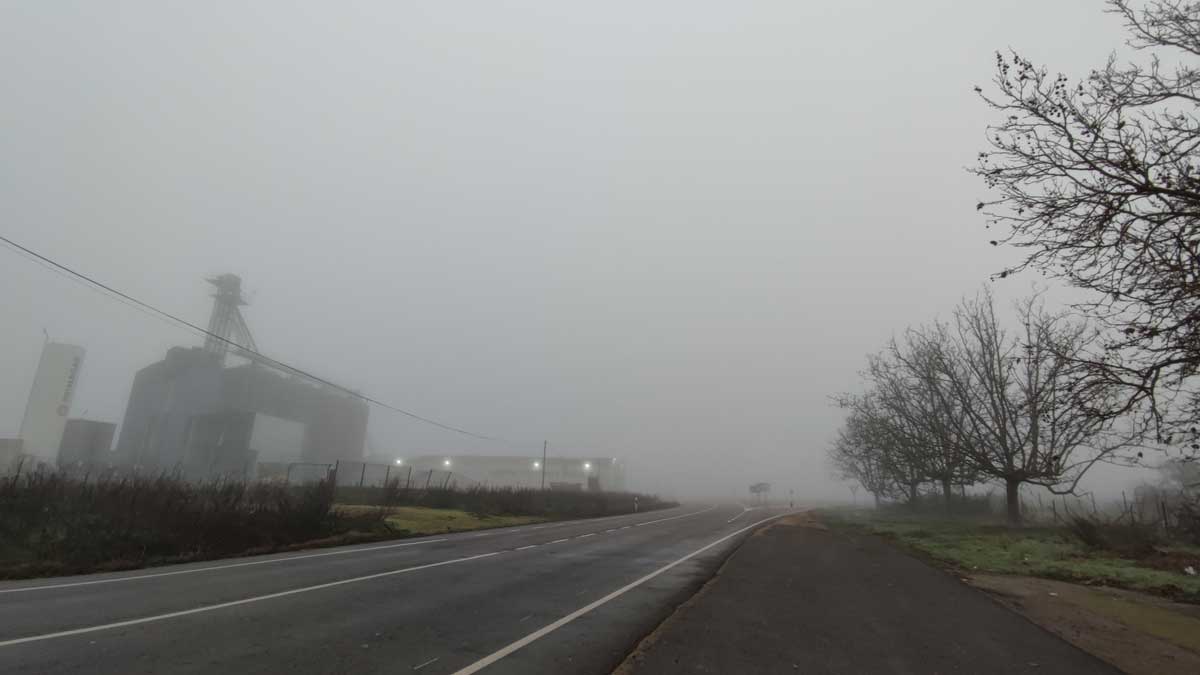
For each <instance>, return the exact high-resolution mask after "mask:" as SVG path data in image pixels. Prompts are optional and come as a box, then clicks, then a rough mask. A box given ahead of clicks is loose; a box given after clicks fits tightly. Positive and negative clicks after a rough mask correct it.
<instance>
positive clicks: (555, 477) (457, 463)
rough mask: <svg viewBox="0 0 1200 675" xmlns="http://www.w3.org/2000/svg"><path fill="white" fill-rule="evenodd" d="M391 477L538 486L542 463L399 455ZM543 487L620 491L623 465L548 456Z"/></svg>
mask: <svg viewBox="0 0 1200 675" xmlns="http://www.w3.org/2000/svg"><path fill="white" fill-rule="evenodd" d="M399 461H400V463H399V464H398V465H397V467H398V468H400V470H396V471H393V472H392V473H391V475H392V476H393V477H397V476H398V477H400V478H401V479H402V480H407V479H408V476H409V475H410V473H411V475H412V476H413V479H412V480H413V481H414V483H415V484H416V485H418V486H421V485H424V483H425V482H426V480H429V481H430V482H431V483H432V484H438V481H439V480H440V481H442V482H447V481H448V482H450V483H453V484H457V485H458V486H460V487H464V486H468V485H490V486H498V487H521V488H541V487H542V486H543V466H542V458H541V457H533V456H499V457H488V456H482V455H425V456H420V457H413V458H411V459H405V458H401V459H400V460H399ZM544 474H545V482H544V485H545V487H546V488H551V489H556V490H589V491H599V490H603V491H608V492H621V491H624V490H626V489H627V482H626V480H627V476H626V465H625V463H624V462H622V461H620V460H618V459H616V458H613V457H585V458H566V457H549V458H547V459H546V464H545V471H544Z"/></svg>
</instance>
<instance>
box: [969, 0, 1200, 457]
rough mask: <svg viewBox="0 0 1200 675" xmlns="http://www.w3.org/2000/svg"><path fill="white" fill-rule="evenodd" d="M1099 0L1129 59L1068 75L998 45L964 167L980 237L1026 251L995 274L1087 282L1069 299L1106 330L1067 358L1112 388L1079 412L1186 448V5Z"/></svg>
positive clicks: (1191, 196) (1189, 327) (1189, 122)
mask: <svg viewBox="0 0 1200 675" xmlns="http://www.w3.org/2000/svg"><path fill="white" fill-rule="evenodd" d="M1108 4H1109V10H1108V11H1110V12H1111V13H1113V14H1115V15H1117V16H1119V17H1120V18H1121V19H1122V20H1123V21H1124V23H1125V26H1126V29H1127V30H1128V33H1129V35H1130V38H1129V41H1128V44H1129V45H1130V46H1131V47H1133V48H1134V49H1136V50H1139V51H1143V52H1145V53H1146V54H1147V55H1148V58H1147V59H1146V60H1145V61H1144V62H1143V63H1132V64H1122V63H1118V62H1117V60H1116V58H1115V57H1110V59H1109V61H1108V62H1107V63H1106V64H1105V65H1104V67H1102V68H1100V69H1098V70H1095V71H1093V72H1091V73H1090V74H1089V75H1088V76H1087V77H1086V78H1085V79H1083V80H1082V81H1079V82H1072V81H1071V80H1069V79H1068V78H1067V77H1066V76H1064V75H1054V76H1051V75H1050V72H1049V71H1048V70H1047V69H1046V68H1044V67H1040V66H1035V65H1034V64H1033V63H1032V62H1030V61H1028V60H1026V59H1024V58H1022V57H1021V56H1020V55H1019V54H1016V53H1010V54H997V57H996V75H995V79H994V84H995V91H994V92H993V93H987V94H985V93H984V92H983V90H982V89H980V88H978V87H977V88H976V91H978V92H980V95H981V96H982V97H983V99H984V101H986V102H987V103H988V105H990V106H991V107H992V108H993V109H994V110H995V111H996V112H997V113H999V114H1000V115H1001V116H1002V121H1000V122H999V123H998V124H996V125H994V126H992V127H989V129H988V133H987V137H988V142H989V143H990V144H991V149H990V150H988V151H986V152H982V153H980V155H979V162H978V165H977V166H976V167H975V168H974V169H973V171H974V173H976V174H978V175H979V176H981V177H982V178H983V179H984V180H985V182H986V184H987V186H988V187H989V188H991V189H992V191H993V195H995V196H994V198H993V199H991V200H987V201H983V202H981V203H980V204H979V205H978V208H979V209H980V210H983V211H985V212H986V213H987V214H988V215H989V227H991V226H993V225H996V226H999V229H1000V230H1001V231H1000V233H999V234H998V235H997V239H996V240H993V241H992V243H993V244H1000V243H1009V244H1012V245H1015V246H1018V247H1021V248H1023V249H1025V250H1026V251H1027V255H1026V257H1025V259H1024V261H1023V262H1022V263H1021V264H1019V265H1017V266H1016V267H1014V268H1011V269H1008V270H1004V271H1003V272H1001V273H1000V275H999V276H1001V277H1004V276H1007V275H1008V274H1010V273H1011V272H1014V271H1017V270H1021V269H1025V268H1036V269H1038V270H1040V271H1042V272H1043V273H1045V274H1048V275H1051V276H1054V277H1057V278H1061V279H1064V280H1066V281H1068V282H1069V283H1071V284H1073V285H1076V286H1079V287H1081V288H1085V289H1090V290H1093V291H1097V292H1098V295H1099V298H1100V299H1099V300H1097V301H1094V302H1091V303H1087V304H1085V305H1083V306H1082V309H1085V310H1086V311H1087V312H1088V313H1090V314H1092V315H1094V316H1096V317H1099V318H1100V320H1101V321H1102V322H1104V323H1105V324H1106V325H1107V326H1109V327H1110V328H1112V329H1113V335H1114V336H1115V337H1112V338H1111V339H1109V340H1107V341H1106V342H1105V343H1104V344H1097V345H1095V346H1096V347H1098V348H1097V349H1095V350H1090V351H1089V352H1088V353H1078V354H1075V356H1076V357H1077V358H1078V364H1082V365H1083V366H1086V374H1087V378H1086V379H1085V380H1084V382H1083V383H1082V384H1083V386H1084V387H1095V388H1097V389H1098V390H1099V391H1100V392H1101V393H1106V392H1108V391H1110V390H1111V388H1112V387H1113V386H1114V385H1115V386H1118V387H1120V388H1121V390H1122V391H1123V392H1124V395H1123V396H1122V397H1121V400H1119V401H1115V402H1114V405H1112V406H1111V407H1109V408H1107V409H1095V410H1093V411H1092V412H1093V413H1094V414H1100V415H1105V416H1110V417H1119V416H1122V415H1124V414H1126V413H1128V412H1130V411H1131V410H1139V411H1141V412H1143V413H1144V414H1145V415H1146V418H1145V420H1146V421H1147V422H1149V423H1152V424H1153V428H1154V429H1156V430H1157V432H1158V435H1159V437H1160V438H1162V439H1164V440H1168V441H1169V440H1170V435H1171V433H1172V432H1174V433H1175V434H1176V435H1175V441H1176V442H1179V441H1180V440H1181V438H1185V437H1186V438H1188V443H1189V447H1190V449H1191V450H1193V451H1195V450H1200V443H1198V442H1197V438H1200V436H1197V431H1196V429H1195V427H1194V426H1193V423H1192V421H1193V420H1195V419H1196V417H1197V414H1198V413H1200V396H1198V395H1197V390H1196V389H1195V388H1194V387H1193V386H1192V381H1193V380H1194V377H1195V375H1196V374H1197V368H1198V366H1200V157H1198V156H1197V151H1198V149H1200V116H1198V114H1197V106H1198V105H1200V69H1198V68H1197V65H1196V58H1197V57H1200V3H1195V2H1184V1H1181V0H1153V1H1151V2H1149V3H1148V4H1147V5H1146V6H1145V8H1144V9H1143V10H1141V11H1139V10H1135V9H1134V8H1132V7H1131V6H1130V3H1129V2H1128V1H1127V0H1110V1H1109V3H1108ZM1163 58H1169V59H1174V60H1177V61H1178V63H1172V64H1168V63H1165V62H1164V61H1163V60H1162V59H1163ZM1181 432H1182V433H1181Z"/></svg>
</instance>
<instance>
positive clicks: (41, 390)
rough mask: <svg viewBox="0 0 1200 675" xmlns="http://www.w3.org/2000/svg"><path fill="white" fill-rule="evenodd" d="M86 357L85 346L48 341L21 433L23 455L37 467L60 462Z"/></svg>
mask: <svg viewBox="0 0 1200 675" xmlns="http://www.w3.org/2000/svg"><path fill="white" fill-rule="evenodd" d="M83 356H84V349H83V347H79V346H76V345H67V344H61V343H58V342H47V343H46V344H45V346H44V347H42V356H41V358H40V359H39V360H38V367H37V373H36V374H35V375H34V378H33V386H32V387H31V388H30V390H29V402H28V403H27V404H26V406H25V416H24V417H23V418H22V419H21V431H20V434H19V437H20V438H21V441H22V448H21V452H23V453H24V454H25V455H28V456H29V458H30V460H32V461H33V462H34V463H35V464H37V465H42V466H53V465H54V464H55V462H56V461H57V459H58V446H59V444H60V443H61V442H62V437H63V429H64V428H65V427H66V424H67V415H68V414H69V413H70V411H71V400H72V399H73V398H74V397H75V385H76V384H77V383H78V381H79V371H80V369H81V368H82V367H83Z"/></svg>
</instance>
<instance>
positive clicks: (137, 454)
mask: <svg viewBox="0 0 1200 675" xmlns="http://www.w3.org/2000/svg"><path fill="white" fill-rule="evenodd" d="M223 360H224V359H223V358H222V355H220V354H215V353H213V352H212V351H210V350H205V349H201V348H198V347H197V348H191V349H187V348H183V347H173V348H171V349H170V350H169V351H168V352H167V356H166V358H165V359H163V360H162V361H159V362H158V363H153V364H151V365H149V366H146V367H145V368H143V369H141V370H140V371H138V373H137V375H136V376H135V377H134V380H133V387H132V390H131V391H130V395H129V405H128V407H127V408H126V410H125V420H124V422H123V424H122V425H121V437H120V440H119V442H118V445H117V453H116V454H117V456H118V458H119V461H120V462H121V463H123V464H125V465H128V466H131V467H134V468H137V469H139V470H143V471H150V472H161V471H181V472H183V474H184V475H185V476H187V477H188V478H192V479H205V478H210V477H215V476H230V475H240V476H241V477H244V478H253V477H255V476H257V475H258V473H259V471H258V467H257V463H258V462H259V461H271V462H280V461H284V462H290V461H296V462H301V461H302V462H329V463H333V462H336V461H337V460H339V459H343V460H347V459H353V460H361V459H362V457H363V449H364V446H365V444H366V434H367V416H368V410H367V404H366V403H365V402H363V401H362V400H361V399H358V398H355V397H352V396H349V395H347V394H345V393H342V392H340V391H337V390H334V389H329V388H325V387H320V386H314V385H312V384H309V383H308V382H307V381H305V380H302V379H299V378H293V377H287V376H284V375H281V374H279V373H278V372H276V371H274V370H271V369H269V368H266V367H264V366H260V365H257V364H254V363H251V364H248V365H241V366H237V367H233V368H225V367H224V366H223ZM287 423H291V424H287ZM268 430H270V431H268ZM256 431H257V433H258V435H257V436H256V435H255V433H256ZM272 433H274V434H275V435H276V438H275V440H273V441H270V442H269V443H270V448H269V451H268V454H269V455H270V456H271V458H270V459H268V458H266V457H265V456H263V457H262V458H261V459H259V455H261V453H263V452H264V448H265V447H266V446H263V447H255V443H258V442H260V441H262V442H268V441H265V440H264V439H265V438H266V437H265V436H264V435H263V434H267V435H268V436H269V435H271V434H272ZM280 434H281V435H280ZM251 439H253V440H254V442H251ZM280 439H286V440H285V441H283V442H286V443H290V444H291V446H292V447H290V448H282V447H280ZM255 453H258V454H255Z"/></svg>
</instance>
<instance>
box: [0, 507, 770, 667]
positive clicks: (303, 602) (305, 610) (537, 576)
mask: <svg viewBox="0 0 1200 675" xmlns="http://www.w3.org/2000/svg"><path fill="white" fill-rule="evenodd" d="M773 513H776V512H767V511H762V510H751V511H745V512H743V510H742V508H741V507H739V506H733V505H728V506H719V505H699V506H696V505H693V506H685V507H679V508H676V509H671V510H668V511H656V512H652V513H642V514H636V515H629V516H618V517H612V518H606V519H598V520H583V521H571V522H564V523H551V524H544V525H531V526H524V527H516V528H505V529H501V530H490V531H485V532H476V533H463V534H453V535H444V536H437V537H425V538H421V539H407V540H402V541H395V542H385V543H379V544H371V545H364V546H354V547H345V548H337V549H323V550H314V551H307V552H302V553H290V554H284V555H273V556H260V557H254V558H239V559H233V560H226V561H216V562H208V563H196V564H189V565H175V566H170V567H160V568H153V569H147V570H139V571H135V572H128V573H119V574H103V575H90V576H80V577H64V578H59V579H39V580H32V581H24V582H3V583H0V672H3V673H84V672H86V673H210V672H222V673H279V672H287V673H290V674H292V675H298V674H300V673H335V672H336V673H343V672H353V673H373V672H384V671H386V672H390V673H396V672H414V671H416V672H420V673H421V674H422V675H431V674H435V673H455V672H463V673H468V672H477V671H480V670H482V671H483V672H486V673H533V672H554V673H607V672H610V671H611V670H612V669H613V667H615V666H616V665H617V664H619V663H620V662H621V660H622V658H623V657H624V656H625V654H626V653H627V652H628V651H629V650H630V649H631V648H632V647H633V645H634V644H636V643H637V641H638V640H639V639H640V638H641V637H642V636H644V635H645V634H647V633H649V632H650V631H651V630H653V629H654V627H655V626H657V625H658V624H659V622H661V621H662V619H664V618H665V617H666V616H667V615H669V614H670V613H671V611H672V609H673V608H674V607H675V606H676V605H678V604H679V603H680V602H682V601H683V600H685V599H686V598H687V597H689V596H690V595H691V593H692V592H693V591H694V590H695V589H696V588H697V587H698V586H699V585H700V584H702V583H703V582H704V581H705V580H706V579H708V578H709V576H710V575H711V573H712V571H713V570H714V569H715V567H716V566H717V565H718V564H719V563H720V562H721V561H722V560H723V559H724V558H725V556H726V555H727V554H728V553H729V552H730V550H732V549H733V547H735V546H736V545H737V543H738V542H739V541H740V540H741V539H742V537H743V536H744V535H745V534H746V532H747V530H748V529H749V528H750V526H752V525H753V524H754V523H756V522H758V521H761V520H763V519H764V518H767V517H770V516H771V515H773Z"/></svg>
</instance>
